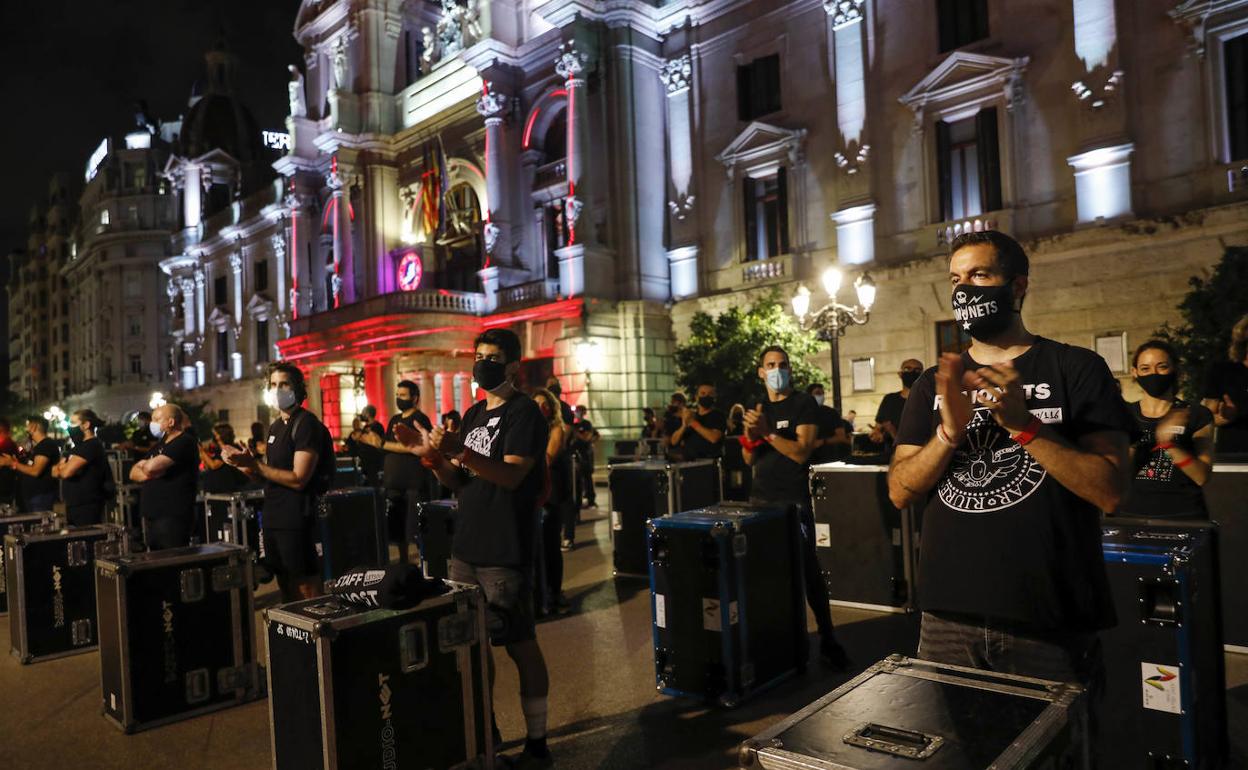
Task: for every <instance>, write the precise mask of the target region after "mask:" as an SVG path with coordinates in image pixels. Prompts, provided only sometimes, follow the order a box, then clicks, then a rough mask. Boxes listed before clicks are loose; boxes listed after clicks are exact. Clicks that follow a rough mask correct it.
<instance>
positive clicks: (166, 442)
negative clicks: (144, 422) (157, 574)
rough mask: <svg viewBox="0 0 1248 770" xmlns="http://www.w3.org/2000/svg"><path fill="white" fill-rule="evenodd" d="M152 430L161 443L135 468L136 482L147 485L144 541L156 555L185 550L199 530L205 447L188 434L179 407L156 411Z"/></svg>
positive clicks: (167, 406) (143, 508)
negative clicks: (197, 500)
mask: <svg viewBox="0 0 1248 770" xmlns="http://www.w3.org/2000/svg"><path fill="white" fill-rule="evenodd" d="M148 430H149V431H150V432H151V435H152V437H153V438H155V439H156V442H157V443H156V445H155V446H154V447H153V448H152V450H151V451H150V452H149V453H148V455H147V457H146V458H145V459H143V460H139V461H138V462H137V463H135V464H134V466H133V467H131V468H130V480H131V481H133V482H134V483H136V484H142V485H143V486H142V487H141V488H140V495H141V496H140V498H139V510H140V511H142V513H143V530H144V538H145V540H146V542H147V547H148V550H151V551H160V550H163V549H165V548H181V547H183V546H187V545H190V544H191V530H192V529H193V528H194V526H195V491H196V487H197V486H198V483H199V444H198V442H197V441H196V439H195V434H194V433H192V432H190V431H189V430H186V415H185V414H184V413H183V412H182V410H181V409H179V408H178V407H177V406H175V405H173V404H165V405H164V406H160V407H157V408H156V410H155V411H154V412H152V421H151V423H149V428H148Z"/></svg>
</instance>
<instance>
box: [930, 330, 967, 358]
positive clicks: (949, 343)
mask: <svg viewBox="0 0 1248 770" xmlns="http://www.w3.org/2000/svg"><path fill="white" fill-rule="evenodd" d="M970 349H971V335H970V334H968V333H967V331H966V330H965V329H963V328H961V327H960V326H958V322H957V321H937V322H936V355H937V356H940V355H941V354H943V353H965V352H966V351H968V350H970Z"/></svg>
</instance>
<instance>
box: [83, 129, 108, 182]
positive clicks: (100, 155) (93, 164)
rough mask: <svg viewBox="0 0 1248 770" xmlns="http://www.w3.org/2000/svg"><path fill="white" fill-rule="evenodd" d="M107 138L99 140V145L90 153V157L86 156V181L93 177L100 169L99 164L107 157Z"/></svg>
mask: <svg viewBox="0 0 1248 770" xmlns="http://www.w3.org/2000/svg"><path fill="white" fill-rule="evenodd" d="M109 144H110V143H109V141H108V138H107V137H105V138H104V139H102V140H100V146H99V147H96V148H95V152H93V153H91V157H90V158H87V181H88V182H90V181H91V180H92V179H94V178H95V175H96V173H98V172H99V170H100V164H101V163H103V162H104V159H105V158H107V157H108V151H109Z"/></svg>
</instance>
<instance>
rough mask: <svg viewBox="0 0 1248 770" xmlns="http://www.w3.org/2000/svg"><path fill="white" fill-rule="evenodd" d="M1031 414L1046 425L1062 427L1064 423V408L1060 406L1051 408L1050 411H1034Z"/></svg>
mask: <svg viewBox="0 0 1248 770" xmlns="http://www.w3.org/2000/svg"><path fill="white" fill-rule="evenodd" d="M1031 413H1032V414H1034V415H1035V416H1036V418H1037V419H1038V420H1040V422H1042V423H1044V424H1045V425H1060V424H1061V423H1062V408H1061V407H1060V406H1054V407H1049V408H1048V409H1032V410H1031Z"/></svg>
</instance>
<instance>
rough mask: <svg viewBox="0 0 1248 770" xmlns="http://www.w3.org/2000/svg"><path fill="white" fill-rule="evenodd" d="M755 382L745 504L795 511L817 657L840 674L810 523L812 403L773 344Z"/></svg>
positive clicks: (748, 416) (841, 655) (843, 662)
mask: <svg viewBox="0 0 1248 770" xmlns="http://www.w3.org/2000/svg"><path fill="white" fill-rule="evenodd" d="M758 377H759V379H761V380H762V381H763V383H764V384H765V385H766V386H767V400H766V401H765V402H763V403H760V404H758V405H757V406H755V407H754V409H752V410H748V411H746V413H745V435H744V436H742V437H741V438H740V439H739V441H740V443H741V448H742V455H743V456H744V459H745V463H746V465H751V466H753V467H754V480H753V484H752V487H751V490H750V502H753V503H775V504H779V505H786V506H787V505H792V506H796V507H797V510H798V517H799V521H800V522H801V527H802V550H803V553H802V562H803V564H802V566H803V571H804V573H805V575H804V576H805V579H806V602H807V603H808V604H809V605H810V609H811V611H812V612H813V613H814V615H815V624H816V626H818V628H819V654H820V657H821V658H822V659H823V661H824V663H826V664H827V665H828V666H830V667H832V668H834V669H836V670H838V671H841V670H844V669H845V668H847V667H848V666H849V657H848V656H847V655H846V654H845V650H844V648H842V647H841V645H840V643H839V642H838V641H837V640H836V632H835V630H834V628H833V626H832V612H831V608H830V606H829V605H828V587H827V584H826V583H825V582H824V578H823V572H822V571H821V570H820V569H819V560H818V559H817V558H816V556H815V519H814V514H813V512H812V510H811V507H810V485H809V481H808V478H809V475H810V456H811V454H812V453H813V452H814V451H815V444H816V442H817V441H818V438H819V426H818V417H819V415H818V407H817V406H816V404H815V399H813V398H812V397H811V396H809V395H808V394H806V393H801V392H798V391H795V390H794V389H793V381H792V377H793V371H792V369H790V367H789V354H788V353H787V352H786V351H785V349H784V348H782V347H779V346H776V345H773V346H771V347H768V348H766V349H765V350H763V352H762V354H761V355H760V356H759V362H758Z"/></svg>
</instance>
